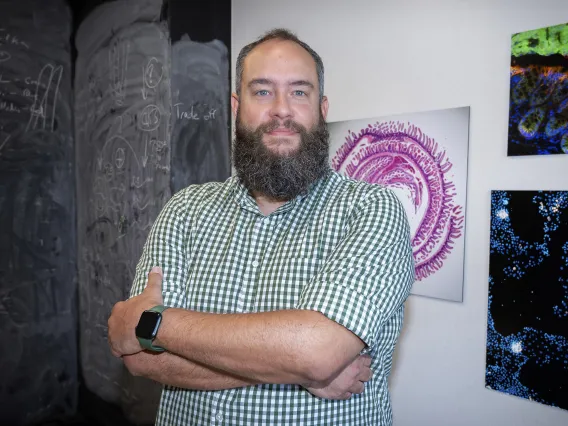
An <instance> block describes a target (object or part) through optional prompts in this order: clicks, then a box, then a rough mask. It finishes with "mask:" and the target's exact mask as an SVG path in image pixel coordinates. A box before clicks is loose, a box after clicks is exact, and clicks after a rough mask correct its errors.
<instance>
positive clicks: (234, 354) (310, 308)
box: [156, 190, 414, 384]
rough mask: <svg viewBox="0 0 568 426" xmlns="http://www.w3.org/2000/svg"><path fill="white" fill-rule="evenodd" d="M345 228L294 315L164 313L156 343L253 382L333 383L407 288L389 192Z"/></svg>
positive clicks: (408, 272)
mask: <svg viewBox="0 0 568 426" xmlns="http://www.w3.org/2000/svg"><path fill="white" fill-rule="evenodd" d="M348 227H349V230H348V232H347V233H346V236H345V237H344V239H343V240H342V242H341V243H340V244H339V246H338V247H337V248H336V250H335V251H334V253H333V255H332V256H331V257H330V259H328V261H327V262H326V263H325V264H324V266H323V268H322V270H321V271H320V272H319V273H318V274H317V275H316V277H314V279H312V281H311V282H310V283H309V284H308V285H307V286H306V288H305V289H304V293H303V295H302V299H301V301H300V303H299V304H298V308H299V309H296V310H286V311H274V312H264V313H254V314H224V315H218V314H208V313H198V312H191V311H186V310H183V309H168V310H167V311H165V312H164V320H163V322H162V326H161V327H160V331H159V332H158V336H157V339H156V344H157V345H158V346H163V347H165V348H166V349H167V350H169V351H171V352H173V353H176V354H178V355H179V356H181V357H183V358H186V359H189V360H191V361H194V362H198V363H201V364H205V365H208V366H210V367H213V368H216V369H220V370H223V371H226V372H228V373H230V374H236V375H239V376H242V377H246V378H248V379H251V380H253V381H261V382H271V383H294V384H303V383H314V382H316V383H324V382H329V381H330V380H333V378H334V377H336V376H337V375H338V374H339V373H340V372H341V371H343V370H344V369H345V368H346V367H347V366H348V365H349V364H350V363H351V362H353V360H354V359H356V358H357V356H358V355H359V353H360V352H361V350H362V349H363V348H364V347H365V345H368V346H370V345H372V344H373V342H374V341H375V340H376V339H377V338H378V337H379V336H378V334H379V333H380V329H381V327H382V325H383V324H384V323H385V322H386V321H388V320H390V318H391V316H392V315H393V314H395V313H396V312H399V310H400V307H401V306H402V304H403V303H404V301H405V300H406V297H407V296H408V293H409V290H410V286H411V284H412V282H413V281H414V263H413V259H412V250H411V246H410V234H409V226H408V222H407V219H406V215H405V213H404V210H403V208H402V205H401V204H400V202H399V201H398V199H397V198H396V197H395V196H394V194H393V193H392V192H391V191H386V190H384V191H377V192H374V193H372V194H371V196H369V197H368V199H366V200H365V202H363V203H361V205H360V206H358V207H357V209H356V210H355V212H354V213H353V215H352V217H351V218H350V221H349V224H348ZM346 302H347V303H346Z"/></svg>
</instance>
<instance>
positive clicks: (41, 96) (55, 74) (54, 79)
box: [26, 64, 63, 131]
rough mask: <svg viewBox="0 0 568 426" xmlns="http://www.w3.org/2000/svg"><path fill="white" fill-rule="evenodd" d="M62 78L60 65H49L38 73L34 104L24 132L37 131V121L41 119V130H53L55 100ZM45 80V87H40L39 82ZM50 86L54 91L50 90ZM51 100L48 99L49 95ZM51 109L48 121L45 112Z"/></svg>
mask: <svg viewBox="0 0 568 426" xmlns="http://www.w3.org/2000/svg"><path fill="white" fill-rule="evenodd" d="M62 76H63V67H62V66H61V65H59V66H57V67H55V66H53V65H51V64H47V65H45V66H44V67H43V68H42V69H41V71H40V72H39V77H38V79H37V84H36V89H35V95H34V103H33V106H32V107H31V108H30V119H29V121H28V125H27V127H26V130H30V128H31V129H37V127H38V121H39V119H40V118H41V127H42V129H44V130H45V129H46V124H47V129H48V130H50V131H53V130H54V124H55V108H56V105H57V98H58V93H59V84H60V83H61V77H62ZM45 78H47V85H46V87H45V90H44V88H43V87H42V86H41V84H40V81H43V79H45ZM52 84H53V85H54V89H53V90H51V86H52ZM51 94H52V96H51V99H50V95H51ZM49 107H51V120H49V117H48V113H47V110H48V108H49Z"/></svg>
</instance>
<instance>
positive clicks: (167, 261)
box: [130, 190, 191, 308]
mask: <svg viewBox="0 0 568 426" xmlns="http://www.w3.org/2000/svg"><path fill="white" fill-rule="evenodd" d="M187 211H188V209H187V203H186V192H185V191H184V190H182V191H180V192H178V193H177V194H175V195H174V196H173V197H172V198H171V199H170V200H169V201H168V202H167V203H166V205H165V206H164V208H163V209H162V210H161V212H160V214H159V215H158V217H157V218H156V221H155V222H154V224H153V225H152V228H151V230H150V233H149V234H148V239H147V240H146V243H145V244H144V250H143V252H142V256H141V257H140V260H139V261H138V264H137V266H136V274H135V277H134V281H133V284H132V288H131V290H130V297H134V296H137V295H139V294H140V293H142V291H143V290H144V288H146V285H147V283H148V274H149V273H150V270H151V269H152V267H154V266H160V267H161V268H162V272H163V275H164V279H163V281H162V294H163V296H164V305H166V306H170V307H176V308H185V304H186V293H187V292H186V288H185V286H186V283H187V277H188V265H189V259H190V256H191V253H190V252H189V244H187V239H188V238H189V231H190V230H189V220H188V213H187Z"/></svg>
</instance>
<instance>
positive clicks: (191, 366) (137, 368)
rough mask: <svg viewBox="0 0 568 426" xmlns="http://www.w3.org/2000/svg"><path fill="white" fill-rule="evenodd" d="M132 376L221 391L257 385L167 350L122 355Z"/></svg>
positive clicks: (178, 385)
mask: <svg viewBox="0 0 568 426" xmlns="http://www.w3.org/2000/svg"><path fill="white" fill-rule="evenodd" d="M122 359H123V361H124V365H125V366H126V367H127V368H128V371H130V373H131V374H132V375H134V376H144V377H146V378H148V379H151V380H154V381H156V382H159V383H162V384H164V385H170V386H175V387H178V388H184V389H193V390H209V391H212V390H223V389H232V388H240V387H243V386H251V385H256V384H260V383H259V382H254V381H252V380H249V379H245V378H242V377H238V376H233V375H231V374H228V373H226V372H224V371H218V370H214V369H212V368H209V367H206V366H204V365H200V364H197V363H195V362H191V361H188V360H187V359H184V358H181V357H179V356H177V355H174V354H172V353H169V352H160V353H152V352H148V351H142V352H138V353H137V354H134V355H125V356H123V357H122Z"/></svg>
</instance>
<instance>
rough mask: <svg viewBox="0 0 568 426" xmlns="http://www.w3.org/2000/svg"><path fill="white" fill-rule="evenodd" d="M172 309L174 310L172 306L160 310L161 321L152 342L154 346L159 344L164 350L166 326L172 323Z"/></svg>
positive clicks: (166, 348) (166, 346)
mask: <svg viewBox="0 0 568 426" xmlns="http://www.w3.org/2000/svg"><path fill="white" fill-rule="evenodd" d="M172 311H174V308H168V309H166V310H165V311H164V312H162V322H161V324H160V328H158V333H157V334H156V338H155V339H154V342H153V345H154V346H159V347H161V348H164V349H165V350H168V345H167V334H168V333H167V328H168V327H169V326H171V323H172V322H171V317H172Z"/></svg>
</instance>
